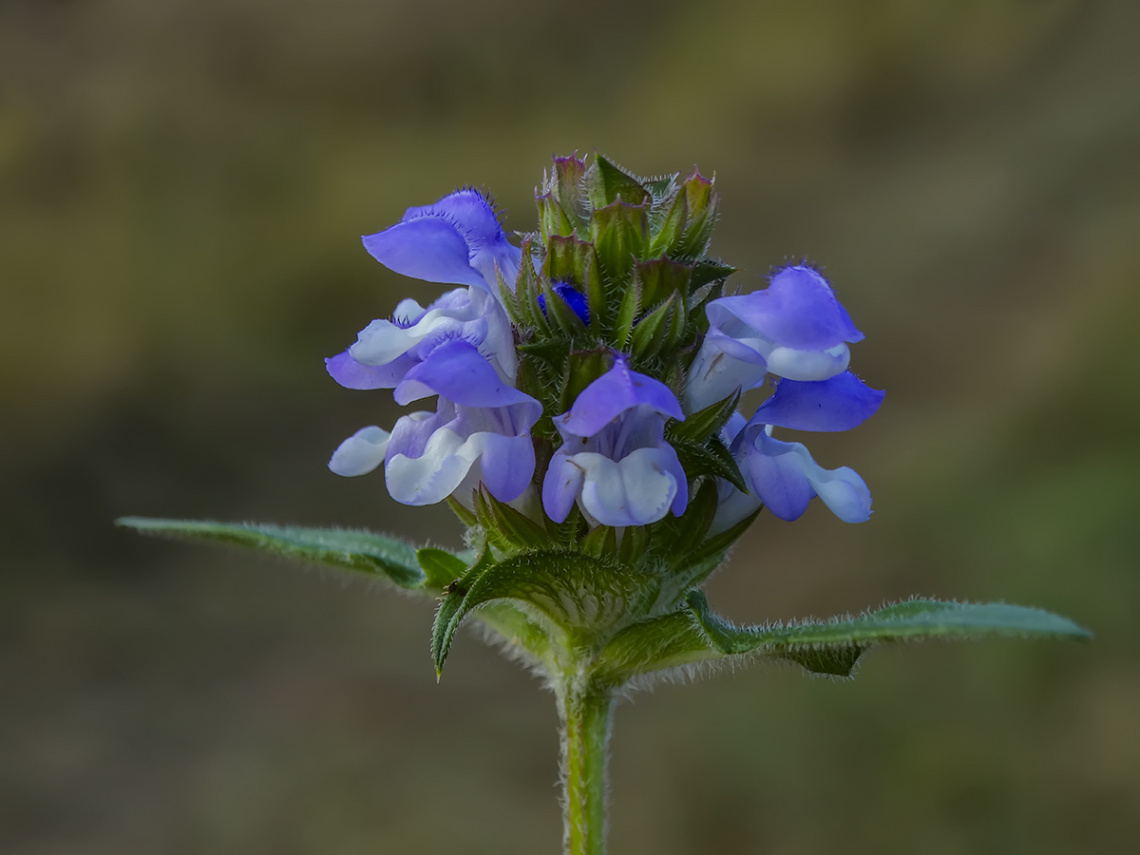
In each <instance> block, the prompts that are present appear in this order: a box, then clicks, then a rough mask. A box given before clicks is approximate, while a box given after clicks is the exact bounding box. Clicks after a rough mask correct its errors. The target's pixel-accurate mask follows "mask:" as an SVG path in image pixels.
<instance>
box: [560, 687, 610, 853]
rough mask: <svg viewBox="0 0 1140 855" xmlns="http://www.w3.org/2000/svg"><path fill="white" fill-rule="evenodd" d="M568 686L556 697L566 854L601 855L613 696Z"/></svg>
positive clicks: (603, 838)
mask: <svg viewBox="0 0 1140 855" xmlns="http://www.w3.org/2000/svg"><path fill="white" fill-rule="evenodd" d="M567 682H568V684H567V685H566V687H565V688H564V689H563V690H562V692H561V693H560V694H561V704H562V709H561V713H562V780H563V786H564V787H565V793H564V800H563V808H562V810H563V820H564V822H565V838H564V840H565V847H566V853H567V855H605V851H606V760H607V757H606V742H607V739H608V737H609V729H610V719H611V715H612V712H613V696H612V695H611V694H610V693H609V692H608V691H605V690H600V689H595V688H593V687H590V686H586V687H579V686H577V685H575V683H574V682H573V680H572V679H571V680H570V681H567Z"/></svg>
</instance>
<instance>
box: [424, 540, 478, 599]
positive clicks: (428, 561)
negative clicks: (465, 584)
mask: <svg viewBox="0 0 1140 855" xmlns="http://www.w3.org/2000/svg"><path fill="white" fill-rule="evenodd" d="M416 561H418V562H419V564H420V567H421V568H422V569H423V571H424V575H426V576H427V586H428V587H429V588H437V589H440V590H442V589H443V588H446V587H447V586H448V585H450V584H451V583H452V582H454V581H455V580H456V579H458V578H459V577H460V576H462V575H463V574H464V573H466V572H467V562H466V561H464V560H463V559H462V558H460V557H459V556H458V555H455V554H453V553H451V552H448V551H447V550H445V549H435V548H433V547H430V546H425V547H424V548H422V549H417V550H416Z"/></svg>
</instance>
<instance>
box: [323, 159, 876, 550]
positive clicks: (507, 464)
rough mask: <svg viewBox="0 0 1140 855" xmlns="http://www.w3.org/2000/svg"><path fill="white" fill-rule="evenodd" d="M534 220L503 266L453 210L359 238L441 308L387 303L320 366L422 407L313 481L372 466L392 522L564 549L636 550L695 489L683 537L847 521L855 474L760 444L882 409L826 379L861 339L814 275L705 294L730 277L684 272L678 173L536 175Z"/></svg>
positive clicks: (705, 196) (500, 256) (847, 382)
mask: <svg viewBox="0 0 1140 855" xmlns="http://www.w3.org/2000/svg"><path fill="white" fill-rule="evenodd" d="M537 204H538V213H539V227H540V228H539V231H537V232H536V233H534V234H530V235H525V236H523V239H522V242H521V246H514V245H513V244H512V243H511V242H510V241H509V240H508V238H507V236H506V234H505V233H504V232H503V229H502V227H501V225H500V222H499V218H498V216H497V215H496V212H495V209H494V207H493V206H492V204H491V203H490V201H489V200H488V199H487V197H486V196H484V195H483V194H482V193H480V192H479V191H477V190H474V189H470V188H466V189H461V190H458V191H456V192H455V193H452V194H450V195H448V196H445V197H444V198H443V199H441V200H440V201H439V202H437V203H436V204H434V205H428V206H424V207H419V208H410V209H409V210H408V211H407V213H406V214H405V215H404V217H403V219H402V220H401V221H400V222H399V223H398V224H396V225H394V226H392V227H391V228H389V229H386V230H385V231H382V232H379V233H378V234H374V235H369V236H366V237H365V238H364V246H365V248H366V249H367V250H368V252H369V253H370V254H371V255H372V256H373V257H374V258H375V259H376V260H377V261H379V262H380V263H381V264H383V265H385V266H386V267H388V268H389V269H391V270H393V271H395V272H397V273H401V274H404V275H407V276H410V277H413V278H417V279H422V280H425V281H428V282H436V283H443V284H448V285H455V286H459V287H457V288H455V289H454V290H451V291H447V292H446V293H444V294H443V295H442V296H440V297H439V298H438V299H436V300H435V301H434V302H432V303H431V304H429V305H428V306H427V307H424V306H421V305H420V304H419V303H418V302H416V301H415V300H404V301H403V302H401V303H400V304H399V305H398V306H397V307H396V310H395V312H394V313H393V315H392V317H391V319H384V320H375V321H373V322H372V323H370V324H369V325H368V326H367V327H365V328H364V329H363V330H361V332H360V333H359V335H358V336H357V340H356V343H355V344H353V345H352V346H351V347H349V348H348V349H347V350H346V351H344V352H343V353H341V354H339V355H337V356H334V357H332V358H331V359H328V360H326V362H327V366H328V371H329V373H330V374H331V375H332V377H333V378H334V379H335V380H336V381H337V382H338V383H340V384H341V385H342V386H345V387H348V388H351V389H392V390H393V394H394V397H395V400H396V401H397V403H399V404H401V405H404V404H410V403H412V402H413V401H418V400H420V399H424V398H429V397H433V396H434V397H435V398H436V407H435V411H434V412H431V411H417V412H412V413H409V414H408V415H405V416H403V417H402V418H400V419H399V420H398V421H397V422H396V424H395V426H394V427H393V428H392V431H391V432H390V433H389V432H388V431H385V430H383V429H381V428H379V427H377V426H371V427H366V428H364V429H363V430H361V431H358V432H357V433H356V434H354V435H353V436H351V437H349V438H348V439H347V440H345V441H344V443H342V444H341V446H340V447H339V448H338V449H337V450H336V452H335V454H334V455H333V457H332V460H331V462H330V464H329V466H330V468H331V469H332V470H333V471H334V472H336V473H337V474H340V475H361V474H364V473H366V472H370V471H372V470H373V469H375V468H377V467H378V466H380V465H381V464H383V465H384V471H385V475H386V479H387V485H388V490H389V492H390V493H391V495H392V496H393V497H394V498H395V499H396V500H397V501H400V502H403V503H405V504H411V505H422V504H431V503H435V502H439V501H442V500H445V499H451V500H453V507H455V508H456V510H457V512H459V513H461V514H463V513H464V509H468V510H470V509H471V508H473V507H476V506H478V505H479V503H480V502H482V503H484V504H485V503H487V502H495V503H499V504H502V505H507V504H510V505H511V506H512V507H513V508H514V509H515V510H517V511H520V512H521V513H522V514H523V515H525V516H528V517H529V518H530V519H531V520H532V521H534V522H535V523H537V524H538V525H540V526H545V527H547V528H548V529H550V530H552V531H554V530H557V528H558V527H559V526H562V527H565V526H567V525H570V526H571V527H572V532H577V533H578V534H579V535H581V536H584V535H585V534H586V533H588V532H590V531H592V530H594V529H596V528H597V527H599V526H608V527H612V528H615V529H619V530H625V529H627V528H628V527H651V528H650V529H649V531H650V532H651V531H652V526H653V525H654V524H657V523H661V521H663V520H665V519H666V518H667V517H668V516H669V515H672V516H673V517H681V516H683V515H685V513H686V509H687V508H689V507H690V504H691V499H692V497H694V496H695V495H696V491H697V490H698V489H703V490H704V493H705V494H706V495H709V496H712V497H714V498H712V499H711V502H712V505H711V508H710V507H704V508H703V509H702V511H701V513H702V514H704V515H705V516H707V517H709V518H708V519H707V520H706V521H705V524H704V525H703V527H702V528H701V536H705V535H706V534H709V533H715V532H717V531H724V530H726V529H729V528H731V527H733V526H736V525H738V524H740V523H741V522H742V521H745V520H747V519H750V518H751V516H753V515H754V514H755V513H756V512H757V511H758V510H759V509H760V508H761V507H767V508H768V509H769V510H770V511H771V512H772V513H773V514H775V515H776V516H778V517H780V518H782V519H785V520H793V519H796V518H797V517H799V516H800V515H801V514H803V513H804V511H805V510H806V508H807V506H808V503H809V502H810V501H811V499H812V498H813V497H815V496H819V497H820V499H821V500H822V501H823V502H824V504H826V505H827V506H828V507H829V508H830V509H831V510H832V511H833V512H834V513H835V514H836V515H837V516H838V517H839V518H840V519H842V520H844V521H847V522H861V521H863V520H866V519H867V518H868V517H869V515H870V513H871V508H870V505H871V500H870V493H869V491H868V490H867V487H866V485H865V484H864V482H863V480H862V479H861V478H860V477H859V475H858V474H856V473H855V472H854V471H853V470H851V469H849V468H847V467H841V468H838V469H831V470H828V469H824V468H822V467H821V466H820V465H819V464H817V463H816V462H815V461H814V460H813V459H812V457H811V455H810V454H809V453H808V451H807V449H806V448H805V447H804V445H803V444H801V443H799V442H788V441H782V440H779V439H776V438H775V437H774V436H773V433H774V431H775V430H776V429H787V430H794V431H841V430H847V429H849V428H852V427H855V426H856V425H858V424H860V423H861V422H863V421H864V420H865V419H866V418H868V417H869V416H871V415H872V414H873V413H874V412H875V411H876V410H877V409H878V407H879V404H880V403H881V401H882V398H883V393H882V392H878V391H875V390H873V389H870V388H868V387H867V386H866V385H865V384H864V383H863V382H862V381H861V380H859V379H858V378H857V377H856V376H855V375H854V374H852V373H851V372H850V371H848V370H847V366H848V361H849V357H850V352H849V349H848V346H849V345H850V344H852V343H854V342H857V341H859V340H860V339H862V337H863V336H862V333H860V332H859V331H858V329H856V328H855V325H854V324H853V323H852V321H851V318H850V317H849V316H848V314H847V312H846V311H845V310H844V308H843V306H842V305H841V304H840V303H839V301H838V300H837V299H836V297H835V294H834V292H833V291H832V289H831V287H830V286H829V284H828V283H827V281H826V280H825V279H824V278H823V276H822V275H820V273H819V272H818V271H817V270H815V269H813V268H812V267H809V266H806V265H794V266H789V267H785V268H783V269H781V270H779V271H778V272H776V273H775V274H774V275H773V276H772V277H771V279H770V281H769V283H768V285H767V287H766V288H764V289H762V290H758V291H753V292H751V293H744V294H726V293H725V288H726V283H727V279H728V277H729V275H730V274H731V273H733V272H734V271H733V268H731V267H728V266H727V265H724V264H722V263H721V262H719V261H715V260H712V259H710V258H707V257H706V256H705V253H706V251H707V248H708V243H709V237H710V234H711V231H712V225H713V223H714V221H715V218H716V208H717V195H716V193H715V191H714V187H713V182H712V181H710V180H708V179H706V178H704V177H703V176H701V175H700V174H699V173H697V172H694V173H693V174H692V175H691V176H689V177H688V178H685V179H682V178H681V177H680V176H679V175H673V176H666V177H664V178H660V179H653V180H644V179H639V178H636V177H634V176H633V175H631V174H629V173H627V172H625V171H624V170H622V169H620V168H619V167H617V166H615V165H614V164H612V163H611V162H609V161H608V160H606V159H605V158H601V157H598V158H595V160H594V162H593V163H592V164H591V165H590V166H589V167H587V165H586V163H585V162H584V161H583V160H580V159H578V158H575V157H565V158H556V159H555V162H554V168H553V170H552V171H551V173H550V174H549V175H547V176H546V177H545V179H544V182H543V185H542V187H541V188H540V189H539V191H538V193H537ZM757 389H765V390H768V391H769V392H770V394H769V395H768V397H767V398H766V399H764V400H763V402H762V403H760V404H759V406H758V407H756V409H755V411H754V413H753V415H752V416H751V418H748V417H746V416H745V415H744V414H743V413H741V412H740V411H739V409H738V408H739V406H740V400H741V395H742V394H743V393H746V392H750V391H752V390H757ZM706 485H707V486H706ZM481 497H482V498H481ZM705 505H708V502H706V503H705ZM710 509H711V511H712V513H711V515H710V514H709V513H708V511H709V510H710ZM562 542H564V543H565V542H566V541H565V539H563V541H562ZM570 542H571V543H573V537H571V538H570Z"/></svg>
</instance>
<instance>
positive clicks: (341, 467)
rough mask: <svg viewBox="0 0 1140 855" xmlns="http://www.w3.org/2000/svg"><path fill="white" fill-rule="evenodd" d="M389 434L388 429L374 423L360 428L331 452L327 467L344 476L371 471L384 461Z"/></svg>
mask: <svg viewBox="0 0 1140 855" xmlns="http://www.w3.org/2000/svg"><path fill="white" fill-rule="evenodd" d="M389 436H390V435H389V433H388V431H386V430H382V429H381V428H378V427H376V426H375V425H372V426H370V427H366V428H361V429H360V430H358V431H357V432H356V433H354V434H353V435H352V436H350V437H349V438H348V439H346V440H345V441H344V442H342V443H341V444H340V447H339V448H337V450H336V451H334V452H333V456H332V459H331V460H329V469H331V470H332V471H333V472H335V473H336V474H337V475H344V476H346V477H352V476H355V475H364V474H366V473H368V472H371V471H372V470H373V469H375V468H376V467H377V466H379V465H380V464H381V463H383V462H384V455H385V452H386V451H387V449H388V440H389Z"/></svg>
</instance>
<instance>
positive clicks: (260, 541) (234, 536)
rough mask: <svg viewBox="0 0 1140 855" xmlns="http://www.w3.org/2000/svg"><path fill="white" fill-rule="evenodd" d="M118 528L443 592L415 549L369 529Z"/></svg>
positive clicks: (140, 522)
mask: <svg viewBox="0 0 1140 855" xmlns="http://www.w3.org/2000/svg"><path fill="white" fill-rule="evenodd" d="M115 524H116V525H120V526H125V527H126V528H133V529H135V530H136V531H138V532H141V533H143V534H154V535H165V536H167V537H176V538H187V539H190V540H205V541H210V542H214V543H229V544H233V545H235V546H244V547H247V548H250V549H257V550H260V551H262V552H269V553H272V554H274V555H281V556H283V557H285V558H297V559H300V560H302V561H315V562H317V563H318V564H327V565H330V566H332V567H340V568H344V569H347V570H355V571H357V572H358V573H364V574H367V575H369V576H374V577H380V578H384V579H387V580H388V581H389V582H391V583H392V584H394V585H398V586H399V587H401V588H405V589H407V590H412V591H414V590H422V591H424V592H425V593H432V592H437V591H438V590H439V588H440V585H439V580H438V579H436V578H435V577H434V576H433V577H432V578H431V579H429V577H428V574H426V573H425V572H424V571H423V569H421V567H420V564H419V562H418V561H417V560H416V550H415V548H414V547H412V546H411V545H409V544H407V543H405V542H404V541H402V540H397V539H396V538H394V537H387V536H385V535H382V534H374V533H373V532H370V531H362V530H357V529H330V528H299V527H297V526H278V525H265V524H257V523H216V522H203V521H198V520H168V519H151V518H149V517H122V518H120V519H117V520H115ZM433 551H435V552H441V550H433ZM453 557H454V556H453ZM455 560H456V561H460V559H458V558H456V559H455Z"/></svg>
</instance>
